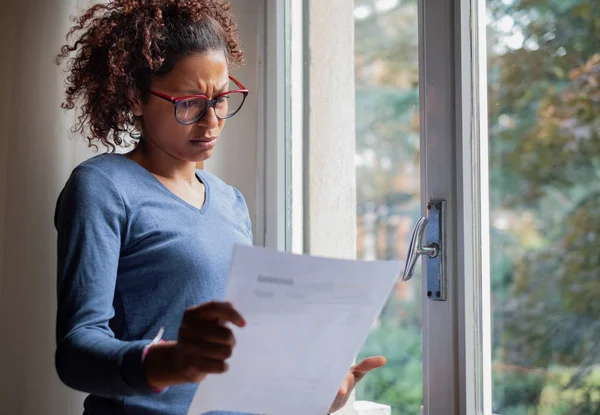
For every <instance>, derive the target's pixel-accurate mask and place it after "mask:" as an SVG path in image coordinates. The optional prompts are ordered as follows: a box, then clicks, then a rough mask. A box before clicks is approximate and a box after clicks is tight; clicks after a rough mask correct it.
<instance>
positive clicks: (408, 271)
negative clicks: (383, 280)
mask: <svg viewBox="0 0 600 415" xmlns="http://www.w3.org/2000/svg"><path fill="white" fill-rule="evenodd" d="M428 222H429V219H427V218H421V219H419V221H418V222H417V226H415V230H414V231H413V234H412V237H411V238H410V245H409V247H408V257H407V258H406V266H405V267H404V275H403V276H402V281H408V280H410V279H411V278H412V276H413V274H414V272H415V267H416V265H417V259H419V257H420V256H421V255H427V256H428V257H429V258H435V257H436V256H438V255H439V254H440V247H439V246H438V245H437V244H435V243H432V244H429V245H423V242H424V241H423V235H425V228H426V227H427V223H428Z"/></svg>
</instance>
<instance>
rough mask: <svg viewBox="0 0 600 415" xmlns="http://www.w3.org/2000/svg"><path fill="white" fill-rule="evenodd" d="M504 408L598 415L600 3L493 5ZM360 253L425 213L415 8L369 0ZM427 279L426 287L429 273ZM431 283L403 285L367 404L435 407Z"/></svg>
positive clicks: (490, 34) (492, 135)
mask: <svg viewBox="0 0 600 415" xmlns="http://www.w3.org/2000/svg"><path fill="white" fill-rule="evenodd" d="M486 14H487V50H488V52H487V53H488V56H487V63H488V81H489V84H488V94H489V102H488V108H489V152H490V153H489V163H490V172H489V174H490V182H489V186H490V210H491V211H490V219H491V223H490V229H491V238H490V239H491V259H492V269H491V276H492V284H491V285H492V313H493V314H492V328H493V339H492V340H493V345H492V347H493V374H492V375H493V409H494V412H495V413H497V414H501V415H532V414H540V415H542V414H543V415H545V414H548V415H559V414H560V415H562V414H565V415H566V414H569V415H575V414H581V415H584V414H589V415H592V414H600V255H599V252H600V235H599V231H600V180H599V174H600V88H599V84H600V2H598V1H588V0H488V1H487V11H486ZM354 16H355V29H356V39H355V40H356V44H355V63H356V145H357V149H356V168H357V191H358V200H357V205H358V215H357V229H358V244H357V255H358V257H359V258H364V259H374V258H378V259H389V258H399V259H404V258H406V250H407V245H408V241H409V240H410V235H411V233H412V230H413V228H414V225H415V224H416V221H417V220H418V219H419V217H420V215H421V206H420V188H419V97H418V85H419V79H418V72H419V66H418V65H419V62H418V26H417V24H418V19H417V16H418V10H417V1H416V0H370V1H369V0H356V2H355V10H354ZM417 277H418V276H417ZM420 289H421V284H420V283H419V282H418V280H417V281H415V282H411V283H410V284H401V283H399V284H398V286H397V289H396V290H395V291H394V293H393V295H392V297H391V298H390V299H389V302H388V304H387V306H386V308H385V309H384V311H383V313H382V315H381V318H380V319H379V321H378V324H377V326H376V327H375V328H374V329H373V331H372V333H371V335H370V337H369V339H368V341H367V343H366V345H365V347H364V349H363V351H362V354H363V355H370V354H379V353H381V354H385V355H386V356H388V358H389V363H388V365H387V366H386V367H385V368H383V369H381V370H380V371H377V372H374V373H373V374H372V375H371V376H369V377H367V378H366V379H365V380H364V382H363V383H362V384H361V385H360V387H359V390H358V393H357V397H358V399H365V400H372V401H376V402H382V403H386V404H389V405H391V406H392V413H393V414H394V415H400V414H418V413H419V408H420V406H421V405H422V379H423V376H422V366H421V365H422V340H421V335H422V333H421V295H420Z"/></svg>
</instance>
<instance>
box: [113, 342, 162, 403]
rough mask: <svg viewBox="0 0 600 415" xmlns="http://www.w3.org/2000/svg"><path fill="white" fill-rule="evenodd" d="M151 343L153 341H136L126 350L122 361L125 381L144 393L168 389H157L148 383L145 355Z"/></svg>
mask: <svg viewBox="0 0 600 415" xmlns="http://www.w3.org/2000/svg"><path fill="white" fill-rule="evenodd" d="M151 344H152V342H151V341H138V342H134V345H132V347H131V348H130V349H129V350H127V351H126V352H125V354H124V356H123V360H122V361H121V375H122V376H123V380H124V381H125V383H127V384H128V385H129V386H130V387H131V388H132V389H133V390H134V391H136V392H137V393H139V394H144V395H146V394H148V395H150V394H155V393H160V392H163V391H164V390H165V389H166V388H165V389H157V388H154V387H153V386H152V385H150V384H149V383H148V377H147V376H146V370H145V368H144V357H145V355H146V352H147V350H148V347H149V346H150V345H151Z"/></svg>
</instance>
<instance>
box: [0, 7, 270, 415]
mask: <svg viewBox="0 0 600 415" xmlns="http://www.w3.org/2000/svg"><path fill="white" fill-rule="evenodd" d="M81 4H82V5H85V4H87V1H83V0H81ZM77 6H78V1H77V0H60V1H56V0H20V1H16V0H14V1H10V0H8V1H7V0H4V1H2V2H0V53H1V55H0V56H2V63H1V64H0V97H2V98H3V99H2V100H0V235H1V237H0V333H2V341H1V342H0V408H1V409H0V411H1V412H2V413H3V414H10V415H30V414H31V415H38V414H44V415H75V414H81V412H82V406H81V399H82V396H81V395H80V394H77V393H75V392H72V391H70V390H69V389H67V388H66V387H64V386H63V385H62V384H60V382H59V381H58V378H57V376H56V374H55V371H54V356H53V353H54V315H55V310H56V304H55V238H56V234H55V230H54V228H53V224H52V216H53V212H54V204H55V201H56V197H57V196H58V193H59V191H60V189H61V188H62V186H63V184H64V182H65V181H66V179H67V177H68V175H69V173H70V171H71V170H72V168H73V167H74V166H76V165H77V164H78V163H79V162H81V161H82V160H84V159H85V158H87V157H89V156H91V155H92V154H93V153H91V152H90V151H89V150H88V149H87V147H86V144H85V141H84V140H83V139H82V138H81V137H71V138H69V128H70V126H71V125H72V124H73V121H74V119H73V114H71V113H69V114H67V113H65V112H64V111H63V110H62V109H61V108H60V102H61V98H62V95H63V76H64V75H63V73H62V72H61V70H60V69H59V68H58V67H57V66H56V65H54V57H55V55H56V53H57V51H58V50H59V47H60V46H61V45H62V44H63V43H64V35H65V33H66V31H67V30H68V28H69V27H70V22H69V20H68V17H69V16H70V15H71V14H72V13H73V12H74V11H75V8H76V7H77ZM233 6H234V10H235V11H236V12H237V13H239V14H240V17H241V18H240V23H241V28H242V35H243V37H244V45H245V48H246V51H247V66H246V67H245V68H242V69H241V70H239V71H237V72H235V75H237V76H238V77H239V78H240V79H241V80H242V82H244V83H245V84H246V85H247V87H248V88H250V89H251V90H252V95H251V96H250V101H249V102H248V104H247V106H246V108H245V109H244V111H243V113H242V114H240V115H238V116H237V118H234V119H233V120H232V121H230V123H229V125H228V127H227V130H226V134H225V135H224V139H223V140H222V143H221V146H220V148H219V150H218V152H217V157H215V159H214V160H211V161H210V162H209V163H207V164H206V168H207V169H208V170H209V171H213V172H215V173H217V174H219V175H220V176H222V177H223V178H224V179H225V180H226V181H229V182H230V183H232V184H233V185H235V186H236V187H238V188H239V189H240V190H241V191H242V192H243V193H244V194H245V195H246V198H247V200H248V204H249V205H250V208H251V210H252V213H253V215H255V214H256V211H255V209H256V208H255V207H256V206H257V201H256V200H257V193H256V184H255V182H256V180H255V176H256V172H257V168H256V160H257V159H256V153H257V150H256V149H257V148H258V147H257V144H256V143H257V131H258V128H259V123H258V121H257V111H258V110H257V108H258V105H257V102H258V97H259V94H258V92H257V91H258V81H259V70H258V62H259V55H260V53H261V52H260V49H259V45H261V44H262V43H260V42H259V39H260V37H261V36H260V31H261V26H260V23H259V22H260V19H261V15H260V14H261V13H262V10H263V9H264V3H263V1H252V2H248V1H244V0H237V1H234V2H233Z"/></svg>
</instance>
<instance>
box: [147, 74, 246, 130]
mask: <svg viewBox="0 0 600 415" xmlns="http://www.w3.org/2000/svg"><path fill="white" fill-rule="evenodd" d="M229 79H230V80H231V81H233V82H234V83H235V84H236V85H237V86H238V88H239V89H234V90H230V91H225V92H222V93H220V94H219V95H217V96H216V97H214V99H210V97H207V96H206V95H185V96H183V97H173V96H170V95H167V94H163V93H162V92H158V91H154V90H149V91H148V92H149V93H150V94H152V95H154V96H155V97H158V98H162V99H164V100H165V101H169V102H170V103H172V104H173V105H174V106H175V113H174V115H175V120H176V121H177V122H178V123H179V124H182V125H190V124H193V123H195V122H198V121H200V120H201V119H202V117H204V116H205V115H206V112H207V111H208V110H209V109H210V108H214V110H215V116H216V117H217V118H218V119H220V120H226V119H228V118H231V117H233V116H234V115H236V114H237V113H238V112H239V111H240V110H241V109H242V107H243V106H244V103H245V102H246V97H247V96H248V93H249V91H248V89H247V88H246V87H245V86H244V85H242V83H241V82H240V81H238V80H237V79H235V78H234V77H233V76H231V75H229ZM231 93H241V94H243V95H244V98H243V99H242V103H241V104H240V106H239V108H238V109H237V110H236V111H235V112H234V113H233V114H231V115H228V116H225V117H219V115H218V114H217V107H216V105H217V103H218V101H219V98H221V97H223V96H225V95H227V94H231ZM193 98H202V99H205V100H206V108H204V110H203V111H202V112H201V113H200V115H199V116H198V117H196V118H195V119H194V120H192V121H186V122H181V121H179V119H178V118H177V108H178V107H179V103H180V102H181V101H184V100H188V99H193Z"/></svg>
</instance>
